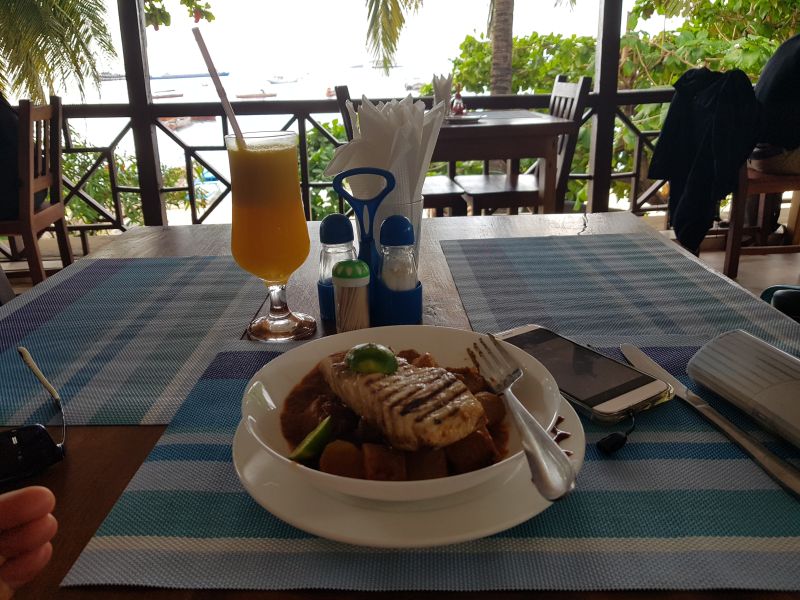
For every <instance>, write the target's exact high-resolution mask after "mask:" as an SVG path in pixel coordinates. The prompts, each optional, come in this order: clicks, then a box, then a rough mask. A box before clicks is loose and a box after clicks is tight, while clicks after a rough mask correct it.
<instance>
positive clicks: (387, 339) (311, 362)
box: [242, 325, 561, 501]
mask: <svg viewBox="0 0 800 600" xmlns="http://www.w3.org/2000/svg"><path fill="white" fill-rule="evenodd" d="M479 337H480V334H477V333H475V332H473V331H464V330H461V329H449V328H446V327H431V326H425V325H403V326H395V327H375V328H370V329H360V330H358V331H350V332H347V333H342V334H338V335H333V336H329V337H325V338H321V339H318V340H314V341H312V342H308V343H306V344H304V345H302V346H299V347H297V348H294V349H292V350H289V351H288V352H286V353H285V354H283V355H281V356H279V357H278V358H276V359H275V360H273V361H271V362H270V363H268V364H267V365H265V366H264V367H262V368H261V370H259V371H258V373H256V374H255V375H254V376H253V378H252V379H251V380H250V382H249V383H248V385H247V388H246V391H245V394H244V397H243V398H242V416H243V420H244V422H245V424H246V426H247V431H248V432H249V433H250V435H252V436H253V437H254V438H255V439H256V440H257V441H258V443H259V444H260V445H261V447H262V448H264V450H266V451H267V452H269V453H270V454H271V455H272V456H274V457H275V458H277V459H278V460H279V461H281V462H283V463H285V464H288V465H290V466H291V468H293V469H294V470H295V472H296V473H297V474H298V475H300V476H302V477H304V478H306V479H307V480H308V481H309V482H310V483H311V484H313V485H314V486H316V487H318V488H321V489H323V490H328V491H333V492H338V493H340V494H345V495H348V496H355V497H359V498H366V499H370V500H389V501H414V500H425V499H430V498H437V497H440V496H446V495H448V494H454V493H456V492H460V491H463V490H466V489H468V488H471V487H474V486H476V485H479V484H482V483H484V482H486V481H488V480H490V479H493V478H495V477H500V476H506V477H507V476H510V475H511V474H513V472H514V471H515V470H516V469H517V468H518V467H519V466H520V464H521V463H524V462H525V460H524V458H523V455H522V446H521V444H520V440H519V436H518V435H517V432H516V429H515V428H514V425H513V423H511V421H510V418H509V417H507V419H508V420H509V424H508V430H509V439H508V453H507V455H506V456H507V457H506V458H505V459H503V460H501V461H500V462H498V463H495V464H493V465H491V466H488V467H485V468H483V469H479V470H477V471H472V472H470V473H464V474H461V475H452V476H449V477H441V478H439V479H426V480H422V481H370V480H366V479H355V478H351V477H341V476H338V475H331V474H329V473H323V472H322V471H317V470H316V469H312V468H310V467H306V466H304V465H301V464H299V463H297V462H294V461H292V460H289V458H288V455H289V453H290V451H291V449H290V448H289V445H288V443H287V442H286V440H285V439H284V437H283V434H282V433H281V423H280V413H281V409H282V407H283V402H284V400H285V399H286V396H288V394H289V392H290V391H291V389H292V388H293V387H294V386H295V385H296V384H297V383H298V382H299V381H300V380H301V379H302V378H303V377H304V376H305V375H306V373H308V372H309V371H310V370H311V369H313V368H314V367H315V366H316V365H317V363H319V361H320V360H322V359H323V358H324V357H326V356H328V355H330V354H333V353H334V352H341V351H344V350H347V349H349V348H351V347H353V346H355V345H356V344H360V343H364V342H376V343H379V344H383V345H385V346H389V347H391V348H392V349H393V350H395V351H400V350H407V349H414V350H416V351H418V352H420V353H422V352H430V353H431V354H432V355H433V356H434V358H435V359H436V360H437V362H438V363H439V364H440V365H442V366H446V367H462V366H471V365H472V363H471V361H470V359H469V356H468V355H467V348H470V347H471V346H472V344H473V343H474V342H475V341H477V340H478V339H479ZM507 348H508V350H509V351H510V352H511V353H512V354H513V355H514V356H515V357H516V358H517V362H518V363H519V365H520V367H521V368H522V370H523V377H522V379H520V380H519V381H518V382H517V383H516V384H515V385H514V393H515V394H516V395H517V397H518V398H519V399H520V401H521V402H522V403H523V404H524V405H525V406H526V407H527V409H528V410H529V411H530V412H531V413H532V414H533V415H534V416H535V417H536V419H537V421H539V423H541V424H542V425H543V426H545V427H547V428H548V429H549V428H550V427H552V425H553V424H554V422H555V419H556V416H557V415H556V411H557V409H558V407H559V405H560V404H561V394H560V392H559V390H558V386H557V385H556V382H555V380H554V379H553V377H552V375H550V373H549V372H548V371H547V369H545V368H544V366H542V364H541V363H540V362H539V361H537V360H536V359H534V358H533V357H531V356H530V355H529V354H527V353H525V352H524V351H522V350H520V349H519V348H517V347H516V346H511V345H510V344H507ZM524 468H527V465H524Z"/></svg>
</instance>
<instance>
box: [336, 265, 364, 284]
mask: <svg viewBox="0 0 800 600" xmlns="http://www.w3.org/2000/svg"><path fill="white" fill-rule="evenodd" d="M333 285H334V286H339V287H361V286H365V285H369V265H368V264H367V263H365V262H364V261H363V260H358V259H357V258H356V259H352V260H342V261H339V262H337V263H336V264H335V265H333Z"/></svg>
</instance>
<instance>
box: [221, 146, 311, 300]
mask: <svg viewBox="0 0 800 600" xmlns="http://www.w3.org/2000/svg"><path fill="white" fill-rule="evenodd" d="M268 144H269V145H267V144H264V143H260V140H253V141H251V140H249V139H248V140H247V148H245V149H241V148H238V147H231V145H229V146H228V160H229V161H230V166H231V186H232V192H233V225H232V231H231V251H232V252H233V257H234V259H235V260H236V262H237V263H238V264H239V266H240V267H242V269H244V270H245V271H249V272H250V273H252V274H253V275H257V276H258V277H260V278H261V279H263V280H264V281H265V283H267V284H269V285H277V284H285V283H286V282H287V281H288V280H289V276H290V275H291V274H292V273H293V272H294V271H295V270H297V268H298V267H300V265H302V264H303V261H305V259H306V257H307V256H308V251H309V239H308V229H307V227H306V219H305V215H304V213H303V203H302V200H301V199H300V180H299V177H298V173H297V147H296V146H295V145H294V143H293V141H292V140H291V138H289V139H286V137H284V138H283V139H282V140H280V142H278V141H276V142H274V143H269V142H268ZM233 145H234V146H235V142H234V144H233Z"/></svg>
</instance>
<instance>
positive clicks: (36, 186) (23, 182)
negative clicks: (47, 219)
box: [17, 96, 62, 221]
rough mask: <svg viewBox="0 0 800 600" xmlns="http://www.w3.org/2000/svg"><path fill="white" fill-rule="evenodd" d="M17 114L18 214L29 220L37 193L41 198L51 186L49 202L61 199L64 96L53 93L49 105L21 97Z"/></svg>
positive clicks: (22, 218)
mask: <svg viewBox="0 0 800 600" xmlns="http://www.w3.org/2000/svg"><path fill="white" fill-rule="evenodd" d="M18 117H19V139H18V146H17V148H18V155H19V156H18V162H19V177H20V188H19V217H18V218H19V220H21V221H30V220H31V219H32V218H33V214H34V210H35V200H34V199H35V198H36V196H37V194H38V195H39V197H40V198H41V197H43V196H44V192H46V191H48V190H49V192H50V194H49V198H48V199H49V202H50V204H58V203H60V202H61V198H62V184H61V119H62V114H61V98H59V97H58V96H50V104H46V105H33V104H31V102H30V100H20V103H19V110H18Z"/></svg>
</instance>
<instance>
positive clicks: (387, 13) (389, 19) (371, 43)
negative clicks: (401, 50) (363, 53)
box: [366, 0, 422, 72]
mask: <svg viewBox="0 0 800 600" xmlns="http://www.w3.org/2000/svg"><path fill="white" fill-rule="evenodd" d="M366 3H367V18H368V24H367V47H368V48H369V50H370V52H372V55H373V56H374V57H375V58H376V59H377V60H378V61H380V63H381V65H382V66H383V69H384V71H386V72H388V71H389V67H391V66H392V61H393V59H394V55H395V53H396V52H397V43H398V41H399V40H400V32H401V31H402V30H403V27H404V26H405V23H406V13H412V12H416V11H417V10H418V9H419V7H420V6H421V5H422V0H366Z"/></svg>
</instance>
